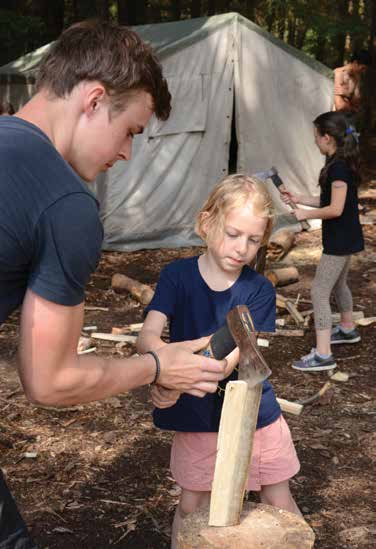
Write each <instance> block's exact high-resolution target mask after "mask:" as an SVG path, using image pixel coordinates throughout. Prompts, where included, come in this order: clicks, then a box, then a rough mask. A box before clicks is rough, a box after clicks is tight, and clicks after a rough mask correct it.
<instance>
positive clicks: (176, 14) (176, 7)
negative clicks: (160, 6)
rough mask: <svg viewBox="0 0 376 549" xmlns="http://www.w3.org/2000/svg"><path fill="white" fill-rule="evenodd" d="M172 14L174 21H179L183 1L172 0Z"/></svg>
mask: <svg viewBox="0 0 376 549" xmlns="http://www.w3.org/2000/svg"><path fill="white" fill-rule="evenodd" d="M170 10H171V15H172V20H173V21H179V20H180V17H181V1H180V0H171V7H170Z"/></svg>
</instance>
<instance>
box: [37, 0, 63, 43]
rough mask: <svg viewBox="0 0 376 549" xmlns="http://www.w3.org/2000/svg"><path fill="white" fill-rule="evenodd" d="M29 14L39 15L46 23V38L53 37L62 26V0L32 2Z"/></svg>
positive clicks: (58, 32) (57, 34) (59, 31)
mask: <svg viewBox="0 0 376 549" xmlns="http://www.w3.org/2000/svg"><path fill="white" fill-rule="evenodd" d="M30 14H31V15H34V16H36V17H40V18H41V19H42V20H43V22H44V23H45V25H46V29H47V36H48V39H51V40H53V39H55V38H56V37H57V36H59V34H60V33H61V31H62V30H63V26H64V0H55V2H49V0H38V1H37V2H33V4H32V6H31V8H30Z"/></svg>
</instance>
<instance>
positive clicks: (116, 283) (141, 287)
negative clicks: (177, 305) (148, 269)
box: [111, 273, 154, 305]
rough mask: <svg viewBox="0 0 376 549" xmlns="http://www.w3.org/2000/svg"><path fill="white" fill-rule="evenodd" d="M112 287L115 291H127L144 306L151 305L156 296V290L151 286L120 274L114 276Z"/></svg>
mask: <svg viewBox="0 0 376 549" xmlns="http://www.w3.org/2000/svg"><path fill="white" fill-rule="evenodd" d="M111 287H112V288H113V289H114V290H115V291H122V290H126V291H127V292H129V293H130V294H131V295H132V296H133V297H135V298H136V299H137V300H138V301H139V302H140V303H141V304H142V305H149V303H150V301H151V300H152V299H153V296H154V290H152V288H150V286H147V284H142V283H141V282H139V281H138V280H135V279H134V278H131V277H129V276H126V275H123V274H120V273H116V274H114V275H113V277H112V280H111Z"/></svg>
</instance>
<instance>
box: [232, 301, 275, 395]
mask: <svg viewBox="0 0 376 549" xmlns="http://www.w3.org/2000/svg"><path fill="white" fill-rule="evenodd" d="M227 326H228V328H229V330H230V332H231V335H232V337H233V338H234V341H235V343H236V345H237V346H238V347H239V379H240V380H243V381H246V382H247V383H248V385H249V387H254V386H255V385H257V384H258V383H261V382H263V381H264V380H265V379H267V378H268V377H269V376H270V374H271V373H272V372H271V370H270V368H269V366H268V365H267V364H266V362H265V359H264V357H263V356H262V354H261V353H260V351H259V349H258V347H257V338H256V333H255V329H254V325H253V321H252V317H251V314H250V312H249V309H248V307H247V306H246V305H238V306H237V307H235V308H234V309H231V311H230V312H229V313H228V314H227Z"/></svg>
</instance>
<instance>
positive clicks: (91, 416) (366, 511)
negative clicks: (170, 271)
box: [0, 181, 376, 549]
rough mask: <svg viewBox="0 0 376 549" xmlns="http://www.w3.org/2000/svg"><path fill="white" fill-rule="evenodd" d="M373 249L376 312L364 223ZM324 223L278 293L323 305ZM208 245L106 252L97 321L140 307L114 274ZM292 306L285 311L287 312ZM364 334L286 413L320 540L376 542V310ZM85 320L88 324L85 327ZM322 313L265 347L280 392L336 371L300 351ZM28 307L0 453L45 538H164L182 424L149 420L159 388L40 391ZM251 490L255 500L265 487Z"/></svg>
mask: <svg viewBox="0 0 376 549" xmlns="http://www.w3.org/2000/svg"><path fill="white" fill-rule="evenodd" d="M361 202H362V204H363V205H364V206H365V207H366V208H367V210H368V211H369V212H372V210H373V213H374V212H375V207H376V181H372V182H370V183H369V184H368V185H367V186H366V188H365V189H364V190H363V191H362V200H361ZM363 228H364V234H365V238H366V251H365V252H364V253H362V254H360V255H359V256H358V257H357V258H356V260H355V261H354V265H353V270H352V272H351V276H350V283H351V286H352V289H353V295H354V302H355V310H358V311H363V312H364V315H365V316H366V317H370V316H374V315H375V314H376V311H375V287H376V276H375V273H376V268H375V259H376V230H375V225H374V224H373V225H372V224H370V225H364V227H363ZM320 236H321V235H320V231H314V232H310V233H301V234H299V235H298V236H297V242H296V246H295V248H294V249H293V250H292V251H291V252H290V253H289V255H288V256H287V257H286V258H284V259H283V261H282V262H281V264H282V265H288V264H295V265H296V266H297V267H298V269H299V273H300V280H299V282H297V283H295V284H293V285H290V286H286V287H284V288H281V289H280V290H279V293H281V294H283V295H285V296H290V297H292V298H294V299H296V298H297V296H298V295H299V296H300V297H299V304H298V307H299V309H300V310H301V311H304V310H306V309H310V308H311V304H310V294H309V289H310V285H311V282H312V278H313V275H314V270H315V264H316V262H317V259H318V257H319V255H320ZM199 251H200V250H199V249H192V248H189V249H188V248H185V249H179V250H163V249H160V250H152V251H138V252H134V253H124V254H122V253H104V254H103V259H102V261H101V264H100V266H99V269H98V271H97V273H96V274H95V275H94V276H93V277H92V280H91V282H90V284H89V287H88V292H87V305H88V306H91V307H102V308H104V309H105V310H90V309H87V310H86V313H85V323H84V324H85V326H97V331H99V332H110V331H111V328H112V327H113V326H124V325H128V324H130V323H134V322H141V321H142V306H141V305H140V304H138V302H137V301H136V300H134V299H133V298H132V297H130V295H129V294H124V295H120V294H115V293H114V292H113V290H112V289H111V284H110V282H111V276H112V274H113V273H114V272H122V273H124V274H127V275H129V276H131V277H134V278H136V279H138V280H140V281H142V282H145V283H148V284H151V285H152V286H154V285H155V283H156V281H157V278H158V273H159V271H160V269H161V267H162V266H164V265H165V264H166V263H168V262H170V261H171V260H172V259H174V258H177V257H182V256H190V255H192V254H196V253H198V252H199ZM284 315H285V313H283V311H279V314H278V316H279V317H283V316H284ZM360 331H361V336H362V340H361V342H360V343H358V344H356V345H347V346H338V347H337V348H335V356H336V358H337V361H338V369H339V370H340V371H343V372H347V373H348V374H349V376H350V377H349V380H348V381H347V382H345V383H341V382H333V384H332V388H331V389H330V390H329V391H328V392H327V393H326V395H325V396H324V397H323V398H322V399H321V400H319V401H316V402H315V403H314V404H312V405H308V406H306V407H305V409H304V411H303V413H302V415H301V416H300V417H296V416H292V415H287V414H285V417H286V419H287V421H288V423H289V425H290V428H291V431H292V434H293V439H294V441H295V445H296V449H297V453H298V455H299V458H300V461H301V470H300V472H299V473H298V475H297V476H296V477H295V478H294V479H293V481H292V490H293V493H294V495H295V498H296V500H297V502H298V505H299V506H300V508H301V509H302V511H303V513H304V515H305V518H306V520H307V522H308V523H309V524H310V525H311V527H312V528H313V529H314V531H315V534H316V540H317V541H316V547H317V548H320V549H341V548H358V547H359V548H366V547H367V548H368V547H369V548H371V547H376V496H375V494H376V481H375V472H376V471H375V462H376V431H375V420H376V383H375V374H374V363H375V359H374V355H373V352H374V348H375V341H376V339H375V335H376V324H371V325H369V326H367V327H361V328H360ZM86 333H87V332H86ZM313 335H314V334H313V328H312V324H311V325H310V327H309V329H308V330H307V331H306V334H305V335H304V337H272V338H271V339H270V347H269V348H268V349H262V351H263V354H264V356H265V358H266V359H267V361H268V363H269V365H270V367H271V369H272V371H273V374H272V382H273V384H274V387H275V390H276V393H277V395H278V396H279V397H282V398H286V399H289V400H297V399H302V398H305V397H308V396H310V395H312V394H314V393H315V392H316V391H317V390H318V389H320V388H321V387H322V386H323V384H324V383H325V382H326V381H327V380H328V377H327V374H326V373H318V374H301V373H299V372H296V371H295V370H292V369H291V368H290V364H291V361H292V359H294V358H297V357H299V356H301V355H302V354H304V353H306V352H308V351H309V350H310V348H311V346H312V345H313V342H314V337H313ZM17 338H18V315H17V314H15V315H13V316H12V317H11V319H9V321H8V322H7V323H6V324H5V325H3V326H2V327H1V329H0V380H1V385H0V401H1V409H0V452H1V454H0V455H1V466H2V467H3V469H4V470H5V472H6V475H7V478H8V482H9V484H10V486H11V488H12V490H13V493H14V494H15V496H16V498H17V501H18V503H19V506H20V508H21V509H22V512H23V514H24V516H25V519H26V521H27V523H28V525H29V526H30V528H31V530H32V533H33V535H34V537H35V540H36V541H37V543H38V547H40V548H41V549H48V548H49V549H71V548H72V549H73V548H75V549H76V548H84V549H94V548H99V549H106V548H108V547H112V546H114V547H119V548H133V549H136V548H142V549H148V548H150V549H151V548H153V549H163V548H167V547H168V546H169V536H170V524H171V520H172V517H173V512H174V507H175V504H176V502H177V499H178V493H179V490H178V488H177V487H176V486H175V485H174V482H173V480H172V479H171V478H170V475H169V470H168V463H169V444H170V439H171V434H170V433H168V432H161V431H158V430H156V429H155V428H154V427H153V425H152V421H151V414H150V412H151V404H150V402H149V397H148V389H147V388H143V389H140V390H137V391H134V392H132V393H128V394H123V395H119V396H118V397H114V398H111V399H108V400H106V401H103V402H97V403H93V404H90V405H85V406H77V407H74V408H72V409H68V410H57V409H56V410H48V409H44V408H37V407H35V406H33V405H31V404H29V403H28V402H27V401H26V399H25V397H24V396H23V393H22V390H21V388H20V385H19V382H18V377H17V375H16V372H15V370H14V362H15V351H16V347H17ZM95 345H96V347H97V351H96V352H97V354H98V355H102V356H114V357H122V356H128V355H131V354H133V353H134V352H135V348H134V346H133V345H131V344H116V343H113V342H108V341H101V342H99V341H98V340H96V341H95ZM249 497H250V499H252V500H254V501H257V496H256V495H255V494H250V496H249Z"/></svg>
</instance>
